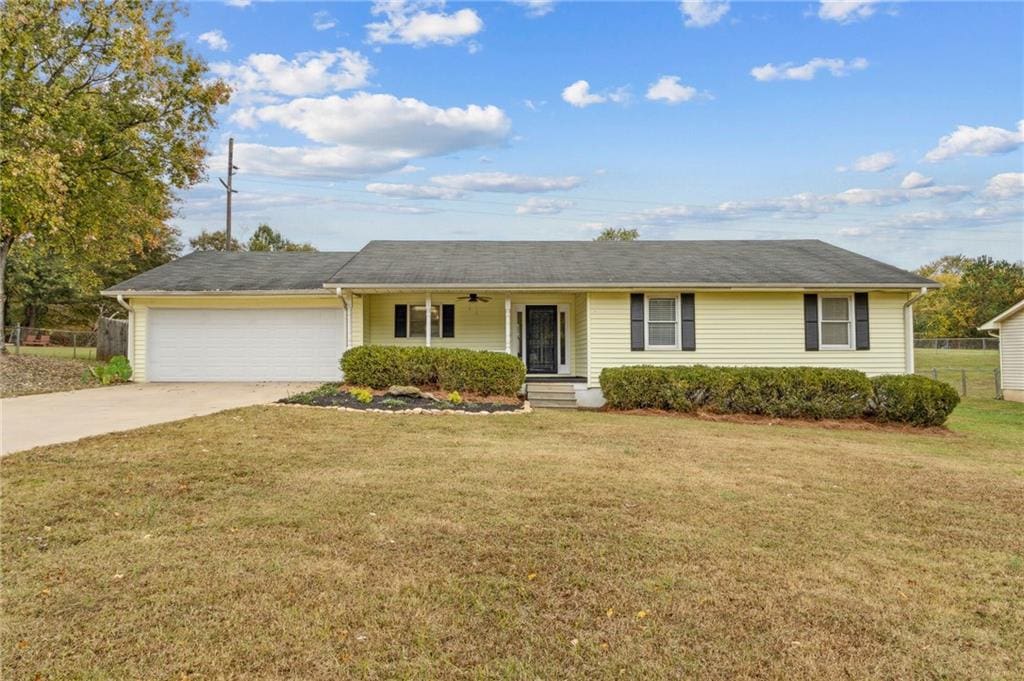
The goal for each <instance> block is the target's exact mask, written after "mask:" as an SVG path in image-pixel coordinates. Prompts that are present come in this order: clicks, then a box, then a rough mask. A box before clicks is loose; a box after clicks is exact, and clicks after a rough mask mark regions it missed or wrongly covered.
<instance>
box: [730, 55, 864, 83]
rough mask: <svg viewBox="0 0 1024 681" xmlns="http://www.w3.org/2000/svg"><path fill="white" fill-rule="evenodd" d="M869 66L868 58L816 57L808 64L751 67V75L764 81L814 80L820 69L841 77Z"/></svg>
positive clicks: (787, 63)
mask: <svg viewBox="0 0 1024 681" xmlns="http://www.w3.org/2000/svg"><path fill="white" fill-rule="evenodd" d="M867 67H868V60H867V59H864V58H863V57H857V58H856V59H851V60H850V61H847V60H845V59H835V58H833V59H826V58H824V57H815V58H814V59H812V60H810V61H809V62H807V63H806V64H800V65H798V66H795V65H794V64H793V62H786V63H785V64H778V65H776V64H765V65H764V66H755V67H754V68H752V69H750V75H752V76H753V77H754V79H755V80H759V81H762V82H766V81H772V80H814V76H815V75H817V73H818V71H821V70H828V72H829V73H831V74H832V75H833V76H836V77H837V78H840V77H842V76H846V75H849V74H850V73H852V72H854V71H863V70H864V69H866V68H867Z"/></svg>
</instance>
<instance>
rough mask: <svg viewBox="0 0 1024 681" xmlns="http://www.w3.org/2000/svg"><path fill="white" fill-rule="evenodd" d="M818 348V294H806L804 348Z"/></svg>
mask: <svg viewBox="0 0 1024 681" xmlns="http://www.w3.org/2000/svg"><path fill="white" fill-rule="evenodd" d="M817 349H818V294H817V293H805V294H804V350H817Z"/></svg>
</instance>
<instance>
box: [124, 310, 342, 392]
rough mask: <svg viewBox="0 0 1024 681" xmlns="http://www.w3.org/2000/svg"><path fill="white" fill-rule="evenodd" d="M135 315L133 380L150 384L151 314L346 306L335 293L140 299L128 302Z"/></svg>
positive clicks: (133, 317) (133, 316)
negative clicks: (156, 311) (159, 310)
mask: <svg viewBox="0 0 1024 681" xmlns="http://www.w3.org/2000/svg"><path fill="white" fill-rule="evenodd" d="M128 302H129V303H130V304H131V306H132V310H133V312H134V314H133V315H132V319H133V324H134V328H133V329H132V346H133V347H132V353H133V355H132V380H133V381H136V382H138V383H144V382H145V381H146V342H147V334H148V330H149V310H150V309H152V308H176V309H238V308H245V309H257V308H310V307H339V306H341V305H342V302H341V300H339V299H338V298H337V297H336V296H335V295H334V294H333V293H330V294H327V293H324V294H320V295H317V294H311V295H296V296H260V295H254V296H245V295H221V296H216V295H206V296H140V297H138V298H131V299H130V300H129V301H128Z"/></svg>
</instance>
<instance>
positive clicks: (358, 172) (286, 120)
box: [211, 92, 511, 177]
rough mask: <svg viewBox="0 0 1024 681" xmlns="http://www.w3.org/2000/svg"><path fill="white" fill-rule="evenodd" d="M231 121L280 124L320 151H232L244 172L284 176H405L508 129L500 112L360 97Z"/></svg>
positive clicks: (266, 109)
mask: <svg viewBox="0 0 1024 681" xmlns="http://www.w3.org/2000/svg"><path fill="white" fill-rule="evenodd" d="M231 120H232V122H234V123H236V124H238V125H243V126H249V127H253V126H255V125H258V124H261V123H277V124H278V125H280V126H281V127H284V128H288V129H290V130H295V131H297V132H299V133H302V134H303V135H304V136H305V137H307V138H308V139H310V140H312V141H314V142H318V143H320V144H322V145H324V146H288V147H274V146H267V145H262V144H246V145H242V144H239V145H236V147H235V149H236V154H237V157H238V159H239V161H241V162H240V163H239V165H243V163H244V164H245V167H244V170H245V172H252V173H257V174H263V175H277V176H284V177H358V176H362V175H366V174H370V173H383V172H390V171H396V170H402V171H407V170H408V169H409V168H410V166H409V164H410V163H411V162H412V161H415V160H416V159H419V158H424V157H429V156H440V155H444V154H447V153H451V152H455V151H461V150H465V149H472V148H476V147H487V146H494V145H497V144H500V143H502V142H503V141H504V140H505V139H506V138H507V136H508V133H509V130H510V128H511V122H510V121H509V119H508V117H507V116H506V115H505V112H504V111H502V110H501V109H499V108H498V107H495V106H477V105H472V104H471V105H469V106H467V107H465V108H458V107H452V108H448V109H442V108H439V107H435V106H431V105H429V104H427V103H425V102H422V101H420V100H417V99H412V98H405V99H399V98H397V97H395V96H393V95H385V94H368V93H365V92H359V93H356V94H354V95H352V96H351V97H347V98H344V97H339V96H337V95H331V96H329V97H325V98H320V99H318V98H299V99H293V100H291V101H290V102H288V103H286V104H278V105H271V106H263V107H249V108H245V109H240V110H239V111H237V112H235V114H234V115H233V116H232V119H231ZM246 157H248V158H246ZM211 162H212V163H215V164H217V163H220V161H211ZM215 167H216V166H215ZM413 168H415V167H413Z"/></svg>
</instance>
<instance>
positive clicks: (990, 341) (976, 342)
mask: <svg viewBox="0 0 1024 681" xmlns="http://www.w3.org/2000/svg"><path fill="white" fill-rule="evenodd" d="M914 347H915V348H920V349H922V350H998V349H999V339H998V338H992V337H988V338H915V339H914Z"/></svg>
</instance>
